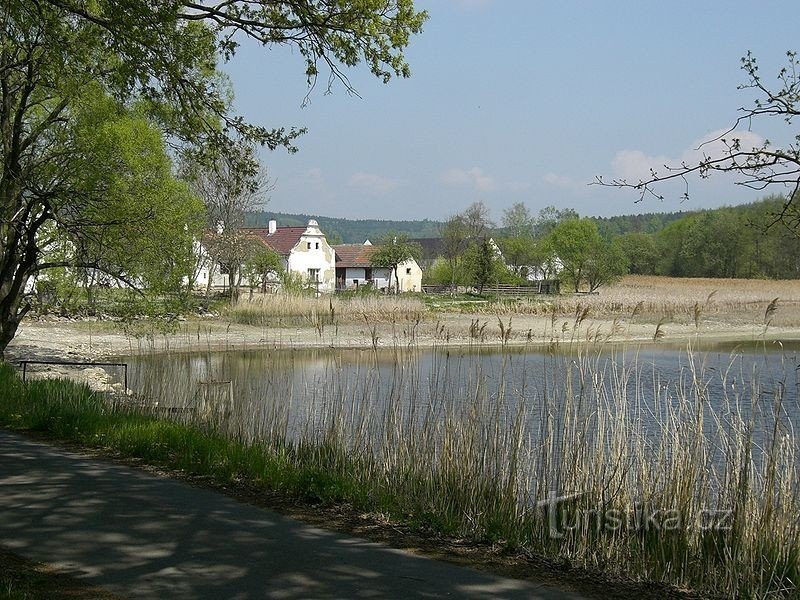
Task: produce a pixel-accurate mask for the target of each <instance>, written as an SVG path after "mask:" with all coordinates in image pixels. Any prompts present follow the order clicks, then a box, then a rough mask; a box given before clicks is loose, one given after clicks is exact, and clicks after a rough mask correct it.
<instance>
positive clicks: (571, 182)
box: [542, 172, 587, 191]
mask: <svg viewBox="0 0 800 600" xmlns="http://www.w3.org/2000/svg"><path fill="white" fill-rule="evenodd" d="M542 179H543V180H544V182H545V183H549V184H550V185H552V186H555V187H557V188H561V189H566V190H573V191H585V190H586V183H587V182H585V181H577V180H575V179H573V178H572V177H567V176H565V175H558V174H556V173H553V172H550V173H547V174H546V175H545V176H544V177H542Z"/></svg>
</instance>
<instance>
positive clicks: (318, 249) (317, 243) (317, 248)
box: [316, 242, 319, 250]
mask: <svg viewBox="0 0 800 600" xmlns="http://www.w3.org/2000/svg"><path fill="white" fill-rule="evenodd" d="M316 249H317V250H319V242H317V248H316Z"/></svg>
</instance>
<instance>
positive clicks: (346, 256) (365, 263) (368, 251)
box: [333, 244, 378, 268]
mask: <svg viewBox="0 0 800 600" xmlns="http://www.w3.org/2000/svg"><path fill="white" fill-rule="evenodd" d="M333 249H334V251H335V252H336V266H337V267H341V268H346V267H371V266H372V263H371V262H370V259H371V258H372V255H373V254H374V253H375V251H376V250H377V249H378V247H377V246H365V245H364V244H340V245H338V246H333Z"/></svg>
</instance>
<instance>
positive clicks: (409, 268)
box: [406, 267, 411, 275]
mask: <svg viewBox="0 0 800 600" xmlns="http://www.w3.org/2000/svg"><path fill="white" fill-rule="evenodd" d="M406 275H411V267H408V268H407V269H406Z"/></svg>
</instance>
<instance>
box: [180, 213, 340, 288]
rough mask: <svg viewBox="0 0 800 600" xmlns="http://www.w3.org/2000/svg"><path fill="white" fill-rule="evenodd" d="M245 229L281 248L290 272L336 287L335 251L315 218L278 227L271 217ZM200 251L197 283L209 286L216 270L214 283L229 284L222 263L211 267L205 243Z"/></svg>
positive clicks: (319, 284)
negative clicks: (302, 224)
mask: <svg viewBox="0 0 800 600" xmlns="http://www.w3.org/2000/svg"><path fill="white" fill-rule="evenodd" d="M242 232H243V233H245V234H246V235H247V236H248V237H250V238H252V240H253V241H254V242H256V243H261V244H263V245H264V246H266V247H267V248H270V249H272V250H274V251H275V252H277V253H278V254H279V255H280V256H281V258H282V259H283V268H284V269H285V270H286V271H287V272H290V273H296V274H298V275H300V276H301V277H302V278H303V279H305V280H306V281H308V283H309V284H310V285H314V286H315V287H317V289H318V290H319V291H320V292H332V291H333V290H334V286H335V277H336V267H335V254H334V251H333V248H331V246H330V245H329V244H328V241H327V240H326V239H325V234H324V233H322V231H321V230H320V228H319V224H318V223H317V222H316V221H315V220H313V219H312V220H310V221H309V222H308V225H307V226H306V227H278V226H277V222H276V221H270V222H269V227H267V228H266V229H265V228H263V227H248V228H245V229H242ZM196 252H197V255H198V257H199V259H200V265H201V267H200V269H199V270H198V276H197V279H196V281H197V285H198V286H203V287H205V286H206V285H207V284H208V278H209V274H210V272H213V275H212V281H211V287H214V288H218V287H225V286H226V285H227V284H228V276H227V274H225V273H221V272H220V271H221V270H222V268H221V265H214V266H215V268H214V269H211V261H210V259H209V257H208V252H207V251H206V250H205V248H204V247H203V244H202V243H198V244H197V247H196ZM243 283H245V284H246V283H247V282H244V281H243Z"/></svg>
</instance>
